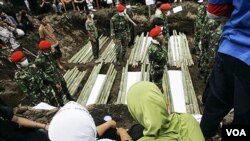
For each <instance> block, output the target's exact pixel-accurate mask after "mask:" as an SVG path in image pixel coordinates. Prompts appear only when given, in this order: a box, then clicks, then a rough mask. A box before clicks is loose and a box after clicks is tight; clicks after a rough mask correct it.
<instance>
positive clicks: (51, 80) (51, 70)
mask: <svg viewBox="0 0 250 141" xmlns="http://www.w3.org/2000/svg"><path fill="white" fill-rule="evenodd" d="M35 63H36V65H37V67H38V69H40V70H41V72H42V76H43V79H44V81H45V82H46V85H48V86H51V87H52V89H53V90H54V92H55V93H56V95H55V96H56V99H57V102H58V103H59V105H60V106H62V105H63V95H66V97H67V98H69V97H71V96H70V93H69V90H68V88H67V84H66V82H65V80H64V78H63V76H62V74H61V73H60V72H59V69H58V67H57V64H56V62H55V59H54V58H53V56H52V55H51V54H49V55H45V54H42V53H41V52H39V54H38V56H37V58H36V60H35ZM56 85H61V87H62V90H61V91H59V90H58V89H57V87H56Z"/></svg>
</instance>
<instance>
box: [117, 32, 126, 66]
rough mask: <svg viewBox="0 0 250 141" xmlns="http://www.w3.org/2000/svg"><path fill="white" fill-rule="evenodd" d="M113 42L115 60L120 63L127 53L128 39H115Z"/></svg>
mask: <svg viewBox="0 0 250 141" xmlns="http://www.w3.org/2000/svg"><path fill="white" fill-rule="evenodd" d="M114 42H115V51H116V60H117V61H119V62H122V61H124V59H125V55H126V52H127V47H128V43H129V37H128V36H124V37H122V38H116V39H115V40H114Z"/></svg>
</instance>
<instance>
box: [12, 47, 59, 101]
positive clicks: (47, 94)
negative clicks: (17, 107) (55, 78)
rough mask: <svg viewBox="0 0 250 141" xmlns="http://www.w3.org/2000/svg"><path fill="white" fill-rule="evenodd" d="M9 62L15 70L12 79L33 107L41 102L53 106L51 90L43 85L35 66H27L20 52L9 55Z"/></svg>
mask: <svg viewBox="0 0 250 141" xmlns="http://www.w3.org/2000/svg"><path fill="white" fill-rule="evenodd" d="M11 61H12V62H14V63H16V65H17V68H18V69H17V70H16V72H15V76H14V79H15V81H16V83H17V85H18V86H19V88H20V90H21V91H22V93H23V94H25V95H26V97H27V99H29V100H30V102H31V103H32V104H33V105H36V104H38V103H39V102H41V101H44V102H47V103H49V104H52V105H55V104H53V103H54V102H55V98H54V96H53V93H52V89H51V88H50V87H48V86H45V85H43V80H42V78H41V73H40V72H39V71H38V70H37V68H36V66H35V65H34V64H33V65H32V64H29V62H28V60H27V58H26V57H25V55H24V53H23V52H22V51H16V52H14V53H12V55H11Z"/></svg>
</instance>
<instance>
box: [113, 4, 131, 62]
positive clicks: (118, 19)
mask: <svg viewBox="0 0 250 141" xmlns="http://www.w3.org/2000/svg"><path fill="white" fill-rule="evenodd" d="M116 10H117V11H118V13H117V14H115V15H114V16H113V17H112V18H111V21H110V25H111V38H112V39H114V42H115V48H116V60H117V64H118V65H120V62H121V61H124V59H125V54H126V48H127V47H128V43H129V41H130V39H129V35H130V31H129V22H128V19H127V18H126V14H125V12H124V10H125V7H124V6H123V5H121V4H120V5H118V6H117V7H116Z"/></svg>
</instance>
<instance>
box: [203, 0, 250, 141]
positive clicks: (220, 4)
mask: <svg viewBox="0 0 250 141" xmlns="http://www.w3.org/2000/svg"><path fill="white" fill-rule="evenodd" d="M249 7H250V3H249V1H248V0H220V1H218V0H209V1H208V15H209V16H210V17H211V18H215V19H222V20H223V19H225V18H226V17H228V18H229V20H228V21H227V22H226V24H225V26H224V29H223V32H222V38H221V41H220V44H219V49H218V52H217V55H216V58H215V65H214V68H213V72H212V74H211V76H210V78H209V82H208V85H207V88H206V90H205V92H204V94H203V102H204V103H205V109H204V112H203V116H202V119H201V129H202V132H203V134H204V136H205V137H207V138H209V137H212V136H214V135H215V134H216V131H217V129H218V127H219V124H220V122H221V121H222V119H223V117H224V116H225V115H227V113H228V112H229V111H230V110H231V109H232V108H234V120H233V124H241V125H250V102H249V101H250V95H249V94H250V87H249V86H250V42H249V40H250V22H249V19H250V14H249V13H250V9H249Z"/></svg>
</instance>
